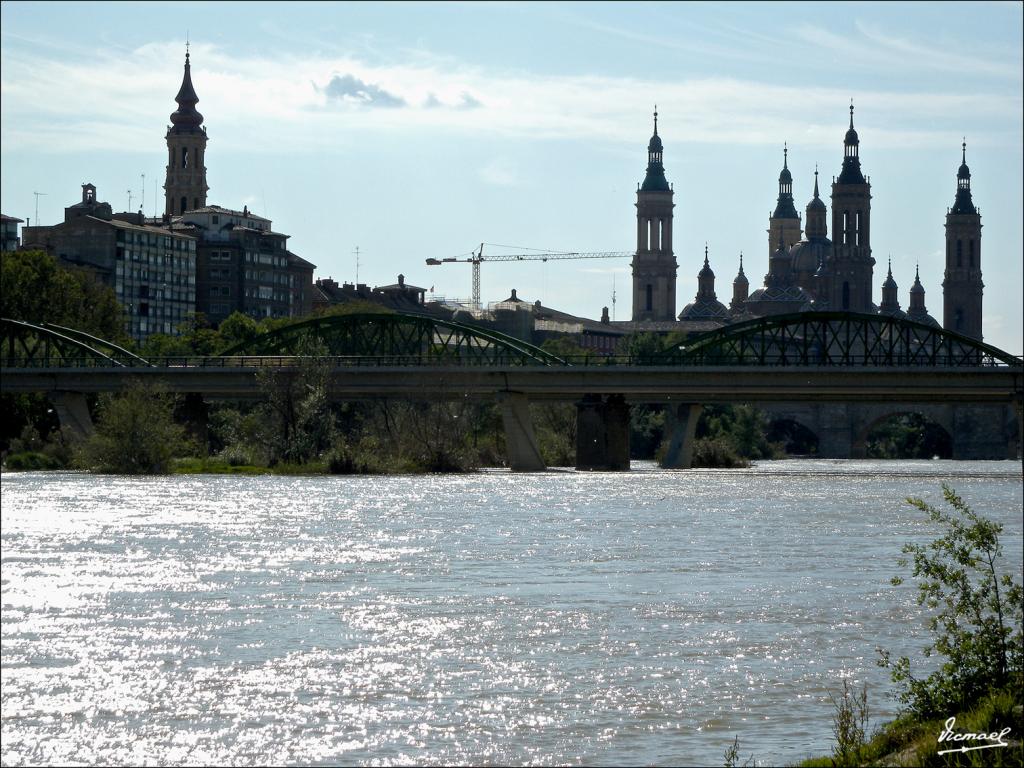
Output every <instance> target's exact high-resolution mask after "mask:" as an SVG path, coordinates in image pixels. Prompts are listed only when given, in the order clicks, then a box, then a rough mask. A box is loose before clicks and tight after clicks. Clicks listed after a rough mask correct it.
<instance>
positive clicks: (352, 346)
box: [221, 312, 565, 365]
mask: <svg viewBox="0 0 1024 768" xmlns="http://www.w3.org/2000/svg"><path fill="white" fill-rule="evenodd" d="M310 343H312V344H313V345H314V347H315V348H318V349H320V350H322V353H324V354H327V355H330V356H334V357H353V358H356V357H359V358H368V359H380V358H390V359H393V360H394V362H395V363H396V364H403V365H410V364H412V365H414V364H419V363H444V362H452V363H455V362H458V363H461V364H466V363H470V364H474V363H476V364H480V365H565V362H564V361H563V360H562V359H561V358H559V357H556V356H555V355H552V354H551V353H549V352H546V351H545V350H543V349H541V348H540V347H536V346H534V345H533V344H530V343H528V342H525V341H522V340H520V339H517V338H515V337H513V336H508V335H506V334H503V333H498V332H496V331H491V330H487V329H484V328H479V327H477V326H473V325H467V324H464V323H457V322H453V321H451V320H444V319H441V318H436V317H431V316H429V315H417V314H410V313H399V312H389V313H364V312H360V313H353V314H347V315H327V316H321V317H315V318H311V319H309V320H303V321H300V322H298V323H292V324H291V325H287V326H284V327H283V328H279V329H277V330H275V331H271V332H269V333H265V334H261V335H260V336H257V337H255V338H253V339H251V340H249V341H246V342H243V343H241V344H237V345H235V346H234V347H231V348H230V349H227V350H225V351H224V352H222V353H221V355H222V356H226V357H231V356H239V355H295V354H302V350H303V349H304V348H306V346H305V345H308V344H310Z"/></svg>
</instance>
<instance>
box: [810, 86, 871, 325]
mask: <svg viewBox="0 0 1024 768" xmlns="http://www.w3.org/2000/svg"><path fill="white" fill-rule="evenodd" d="M832 237H833V241H832V263H831V264H830V265H828V270H827V274H826V275H824V276H823V277H825V280H824V281H823V282H824V285H822V286H820V287H821V288H822V289H824V291H825V292H826V293H827V299H828V305H829V308H830V309H833V310H845V311H850V312H871V311H872V309H873V307H872V303H871V279H872V275H873V273H874V270H873V267H874V265H875V260H874V259H873V258H871V182H870V180H868V179H866V178H864V174H863V173H862V172H861V169H860V139H859V137H858V136H857V131H856V130H855V129H854V127H853V104H850V128H849V130H848V131H847V132H846V137H845V139H844V140H843V169H842V171H841V172H840V173H839V178H838V179H836V180H834V181H833V182H832Z"/></svg>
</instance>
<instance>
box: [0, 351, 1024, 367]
mask: <svg viewBox="0 0 1024 768" xmlns="http://www.w3.org/2000/svg"><path fill="white" fill-rule="evenodd" d="M312 360H315V361H318V362H319V363H320V364H326V365H327V366H328V367H331V368H386V367H394V368H401V367H415V368H442V367H449V366H450V367H460V368H491V367H495V368H504V367H508V368H522V367H531V368H532V367H537V368H543V367H548V368H551V367H556V368H557V367H561V366H552V365H550V364H549V365H547V366H545V365H544V364H542V363H524V361H523V359H522V357H520V356H517V355H508V356H496V357H495V356H492V357H490V358H487V359H483V358H476V357H459V356H447V357H437V356H435V355H425V354H424V355H330V356H317V357H308V356H307V357H304V356H296V355H234V356H228V357H225V356H202V355H192V356H175V357H153V358H148V359H147V360H146V361H144V363H145V364H143V363H140V364H138V365H132V364H131V363H128V364H126V363H123V362H115V361H106V360H103V359H101V358H96V357H91V356H82V357H65V358H64V359H63V360H60V361H59V362H58V361H54V360H49V359H45V358H43V359H39V358H36V359H31V358H29V359H17V358H7V357H4V358H3V359H2V360H0V364H2V366H3V367H4V368H7V369H11V368H24V369H45V368H49V369H54V368H75V369H81V368H87V369H104V368H107V369H111V368H112V369H117V370H121V371H125V370H154V369H185V368H189V369H196V368H199V369H229V368H236V369H237V368H269V369H279V368H295V367H298V366H299V365H301V364H303V363H304V362H308V361H312ZM563 360H564V364H565V366H569V367H576V368H607V367H614V366H622V367H633V366H645V367H657V368H694V367H704V366H713V367H722V366H744V367H745V366H752V365H753V366H759V367H763V368H784V367H797V366H799V367H812V368H855V367H856V368H870V367H886V368H900V367H906V368H921V367H932V368H959V367H967V366H965V364H964V363H963V361H962V360H961V361H960V362H959V364H955V363H954V364H951V363H950V362H949V361H948V360H945V359H942V358H936V359H934V360H933V361H932V362H931V363H930V364H924V363H922V361H921V359H920V358H911V357H888V358H886V359H885V360H884V361H879V360H878V358H877V357H876V356H872V355H863V356H847V357H846V358H844V359H842V360H840V359H836V358H826V359H822V360H820V361H818V362H816V363H813V364H811V365H808V364H807V363H802V362H799V361H797V360H792V361H791V360H789V359H788V358H787V357H786V356H780V357H777V358H775V359H771V360H765V361H753V360H742V359H739V360H738V359H735V358H732V357H729V356H721V357H715V356H710V355H705V356H702V357H700V358H699V359H697V360H685V359H666V358H665V357H664V356H661V355H599V354H591V355H569V356H566V357H564V358H563ZM972 363H973V364H972V365H970V366H969V367H972V368H979V367H980V368H1008V367H1010V366H1009V365H1007V364H1006V363H1005V362H1002V361H999V360H996V359H993V358H991V357H986V356H978V357H977V358H975V359H974V360H973V361H972ZM1016 367H1021V364H1018V366H1016Z"/></svg>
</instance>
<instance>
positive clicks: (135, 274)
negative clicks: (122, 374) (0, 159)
mask: <svg viewBox="0 0 1024 768" xmlns="http://www.w3.org/2000/svg"><path fill="white" fill-rule="evenodd" d="M22 240H23V243H24V245H23V247H24V248H39V249H41V250H45V251H46V252H47V253H50V254H52V255H53V256H56V257H57V260H58V261H59V262H60V263H61V264H62V265H64V266H71V267H75V268H78V269H83V270H86V271H88V272H90V273H92V274H93V275H94V276H95V277H96V278H97V279H98V280H99V281H100V282H102V283H103V284H104V285H108V286H110V287H111V288H113V289H114V295H115V296H116V298H117V300H118V302H120V303H121V305H122V306H123V307H124V309H125V313H126V319H125V329H126V331H127V332H128V334H129V335H130V336H131V337H132V338H133V339H135V340H136V341H140V342H141V341H145V339H146V337H148V336H150V335H151V334H154V333H166V334H174V333H176V332H177V330H178V326H179V325H181V324H182V323H183V322H184V321H185V320H187V319H188V317H189V315H191V314H192V313H193V312H194V311H195V306H196V239H195V238H194V237H191V236H189V235H187V234H184V233H180V232H172V231H169V230H168V229H166V228H164V227H157V226H153V225H152V224H149V223H147V222H146V220H145V219H144V218H143V217H142V214H139V213H113V211H112V209H111V207H110V204H109V203H104V202H100V201H99V200H98V199H97V197H96V187H95V186H93V185H92V184H83V185H82V200H81V202H78V203H75V204H74V205H71V206H69V207H67V208H65V209H64V221H63V222H62V223H60V224H54V225H52V226H46V227H24V228H23V229H22Z"/></svg>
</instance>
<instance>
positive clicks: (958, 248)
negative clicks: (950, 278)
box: [956, 240, 964, 267]
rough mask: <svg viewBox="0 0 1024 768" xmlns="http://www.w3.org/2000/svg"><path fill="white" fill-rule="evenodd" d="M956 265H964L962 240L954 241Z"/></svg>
mask: <svg viewBox="0 0 1024 768" xmlns="http://www.w3.org/2000/svg"><path fill="white" fill-rule="evenodd" d="M956 265H957V266H958V267H962V266H963V265H964V241H963V240H957V241H956Z"/></svg>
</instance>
